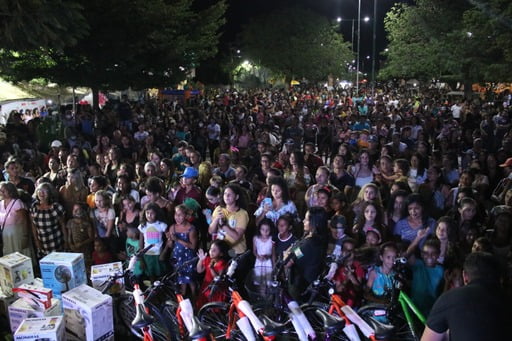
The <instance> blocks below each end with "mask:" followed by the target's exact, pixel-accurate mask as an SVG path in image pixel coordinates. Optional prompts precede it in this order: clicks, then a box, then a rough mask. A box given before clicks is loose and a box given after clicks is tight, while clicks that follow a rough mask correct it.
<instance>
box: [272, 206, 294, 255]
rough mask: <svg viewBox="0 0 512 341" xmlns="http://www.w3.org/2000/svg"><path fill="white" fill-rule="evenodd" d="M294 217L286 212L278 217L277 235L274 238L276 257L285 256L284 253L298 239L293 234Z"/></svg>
mask: <svg viewBox="0 0 512 341" xmlns="http://www.w3.org/2000/svg"><path fill="white" fill-rule="evenodd" d="M292 221H293V217H292V216H291V215H289V214H284V215H282V216H280V217H279V219H277V235H276V238H275V239H274V242H275V244H274V249H275V255H276V259H278V258H279V257H282V256H283V253H284V252H285V251H286V250H287V249H288V248H289V247H290V246H291V245H292V244H293V243H294V242H295V241H296V240H297V238H296V237H295V236H294V235H293V232H292V231H293V224H292Z"/></svg>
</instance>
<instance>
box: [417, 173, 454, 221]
mask: <svg viewBox="0 0 512 341" xmlns="http://www.w3.org/2000/svg"><path fill="white" fill-rule="evenodd" d="M418 193H419V194H420V195H421V196H422V197H423V201H424V202H428V203H430V205H429V209H430V210H429V211H430V215H431V216H433V217H440V216H441V215H442V214H443V212H444V211H445V209H446V198H447V197H448V195H449V194H450V186H448V185H447V184H445V183H444V181H443V174H442V170H441V168H439V167H438V166H430V168H429V169H428V170H427V179H426V181H425V183H424V184H422V185H420V186H419V188H418Z"/></svg>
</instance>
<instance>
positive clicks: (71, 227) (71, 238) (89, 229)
mask: <svg viewBox="0 0 512 341" xmlns="http://www.w3.org/2000/svg"><path fill="white" fill-rule="evenodd" d="M66 228H67V229H68V245H69V247H70V249H71V251H73V252H79V253H83V254H84V260H85V267H86V269H87V270H89V269H90V268H91V265H92V250H93V247H94V228H93V226H92V224H91V221H90V220H89V219H88V218H87V208H86V207H85V205H84V204H74V205H73V218H71V219H69V220H68V222H67V224H66Z"/></svg>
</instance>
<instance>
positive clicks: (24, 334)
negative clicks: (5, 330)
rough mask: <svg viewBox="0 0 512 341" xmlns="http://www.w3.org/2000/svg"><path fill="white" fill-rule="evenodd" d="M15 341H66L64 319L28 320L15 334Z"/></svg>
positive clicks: (42, 318) (58, 317) (41, 318)
mask: <svg viewBox="0 0 512 341" xmlns="http://www.w3.org/2000/svg"><path fill="white" fill-rule="evenodd" d="M14 340H15V341H21V340H33V341H37V340H39V341H43V340H45V341H64V340H66V339H65V337H64V319H63V317H62V316H55V317H39V318H27V319H25V320H24V321H23V322H22V323H21V324H20V326H19V327H18V329H17V330H16V332H15V333H14Z"/></svg>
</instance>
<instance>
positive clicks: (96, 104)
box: [91, 87, 100, 110]
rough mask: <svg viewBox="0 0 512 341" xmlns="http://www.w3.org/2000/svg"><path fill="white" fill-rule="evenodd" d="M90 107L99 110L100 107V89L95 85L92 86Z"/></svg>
mask: <svg viewBox="0 0 512 341" xmlns="http://www.w3.org/2000/svg"><path fill="white" fill-rule="evenodd" d="M91 90H92V108H93V109H94V110H99V108H100V96H99V93H100V90H99V89H98V88H97V87H92V88H91Z"/></svg>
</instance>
